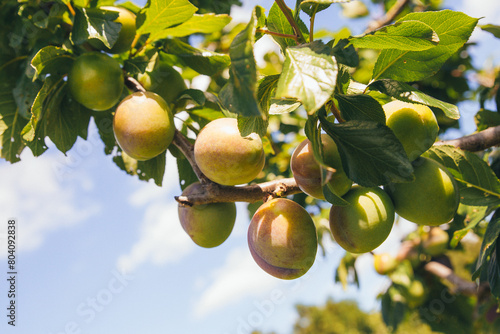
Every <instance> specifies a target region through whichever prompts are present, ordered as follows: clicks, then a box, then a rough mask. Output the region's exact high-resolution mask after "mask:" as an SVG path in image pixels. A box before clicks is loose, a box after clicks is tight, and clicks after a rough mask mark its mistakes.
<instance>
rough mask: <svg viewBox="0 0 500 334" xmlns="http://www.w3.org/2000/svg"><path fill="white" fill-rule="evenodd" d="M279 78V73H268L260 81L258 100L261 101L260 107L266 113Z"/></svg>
mask: <svg viewBox="0 0 500 334" xmlns="http://www.w3.org/2000/svg"><path fill="white" fill-rule="evenodd" d="M279 78H280V76H279V74H275V75H268V76H266V77H264V78H262V79H261V80H260V81H259V86H258V87H257V100H258V101H259V105H260V109H261V110H262V111H264V112H266V113H267V112H268V111H269V107H270V105H271V99H272V98H273V96H274V92H275V91H276V87H277V86H278V80H279Z"/></svg>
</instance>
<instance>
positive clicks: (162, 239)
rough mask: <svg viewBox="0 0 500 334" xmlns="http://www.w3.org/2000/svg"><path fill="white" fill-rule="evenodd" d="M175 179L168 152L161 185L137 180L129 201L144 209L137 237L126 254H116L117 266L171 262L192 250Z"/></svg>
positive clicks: (125, 267) (175, 167)
mask: <svg viewBox="0 0 500 334" xmlns="http://www.w3.org/2000/svg"><path fill="white" fill-rule="evenodd" d="M178 180H179V178H178V173H177V166H176V163H175V159H174V157H172V156H171V155H170V153H168V155H167V169H166V171H165V177H164V179H163V187H157V186H156V185H154V184H153V183H151V182H149V183H141V184H140V186H139V188H138V189H137V190H136V191H135V192H134V193H133V194H132V195H131V196H130V197H129V203H130V204H131V205H133V206H136V207H142V206H144V207H145V209H144V212H145V213H144V218H143V220H142V223H141V228H140V229H141V230H140V235H139V239H138V240H137V242H136V243H135V244H134V245H133V246H132V247H131V249H130V251H129V253H128V254H124V255H122V256H120V257H119V258H118V264H117V266H118V268H120V269H122V270H124V271H126V272H129V271H133V270H135V269H136V268H137V267H139V266H140V265H142V264H144V263H153V264H156V265H162V264H165V263H174V262H177V261H179V260H180V259H182V258H183V257H184V256H187V255H188V254H189V253H191V252H192V251H193V250H194V248H195V246H194V243H193V241H192V240H191V239H190V238H189V236H188V235H187V234H186V233H185V232H184V230H183V229H182V227H181V223H180V221H179V217H178V213H177V202H176V201H175V200H174V198H173V196H174V194H175V195H180V192H181V190H180V186H179V185H178V184H179V183H178Z"/></svg>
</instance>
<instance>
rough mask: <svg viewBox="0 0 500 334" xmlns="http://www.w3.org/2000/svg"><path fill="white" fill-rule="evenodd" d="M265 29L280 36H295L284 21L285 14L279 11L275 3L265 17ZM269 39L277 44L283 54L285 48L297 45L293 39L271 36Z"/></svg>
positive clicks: (288, 24) (285, 20) (291, 28)
mask: <svg viewBox="0 0 500 334" xmlns="http://www.w3.org/2000/svg"><path fill="white" fill-rule="evenodd" d="M292 14H293V12H292ZM267 29H269V31H272V32H277V33H280V34H285V35H295V31H294V30H293V27H292V26H291V25H290V23H289V22H288V20H287V19H286V16H285V14H284V13H283V11H281V9H280V8H279V6H278V5H277V4H276V2H275V3H274V4H273V6H272V7H271V9H270V10H269V15H268V17H267ZM271 37H272V38H273V39H274V40H275V41H276V43H278V45H279V46H280V47H281V51H282V52H283V53H285V50H286V48H287V47H289V46H295V45H297V42H296V41H295V40H294V39H293V38H287V37H280V36H273V35H271Z"/></svg>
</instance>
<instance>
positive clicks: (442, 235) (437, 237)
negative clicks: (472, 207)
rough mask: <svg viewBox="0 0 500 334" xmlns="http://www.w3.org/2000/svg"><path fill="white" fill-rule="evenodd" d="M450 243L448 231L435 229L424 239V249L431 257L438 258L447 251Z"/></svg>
mask: <svg viewBox="0 0 500 334" xmlns="http://www.w3.org/2000/svg"><path fill="white" fill-rule="evenodd" d="M449 241H450V237H449V235H448V233H446V231H443V230H442V229H441V228H439V227H433V228H431V230H430V231H429V233H427V234H425V235H424V236H423V237H422V248H423V250H424V252H425V253H427V254H429V255H430V256H438V255H441V254H443V253H444V252H445V251H446V249H447V248H448V242H449Z"/></svg>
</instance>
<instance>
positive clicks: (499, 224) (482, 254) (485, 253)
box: [472, 209, 500, 280]
mask: <svg viewBox="0 0 500 334" xmlns="http://www.w3.org/2000/svg"><path fill="white" fill-rule="evenodd" d="M499 235H500V209H497V211H496V212H495V214H494V215H493V217H491V220H490V222H489V223H488V226H487V227H486V232H485V233H484V237H483V242H482V244H481V250H480V251H479V257H478V259H477V264H476V271H475V272H474V274H472V280H475V279H477V278H478V277H479V275H480V274H481V271H482V269H483V266H484V265H485V264H486V262H487V261H488V257H489V256H490V255H491V253H492V252H493V250H494V249H495V246H496V244H497V240H498V236H499Z"/></svg>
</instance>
